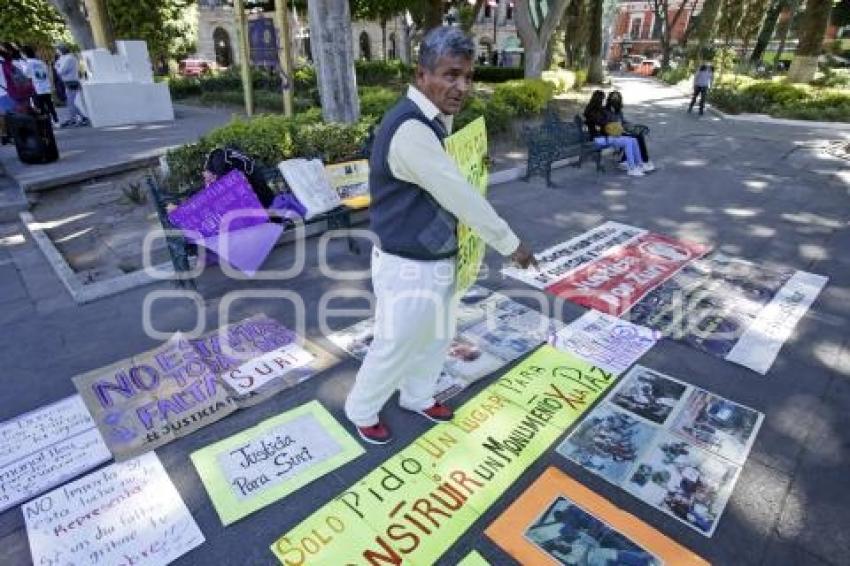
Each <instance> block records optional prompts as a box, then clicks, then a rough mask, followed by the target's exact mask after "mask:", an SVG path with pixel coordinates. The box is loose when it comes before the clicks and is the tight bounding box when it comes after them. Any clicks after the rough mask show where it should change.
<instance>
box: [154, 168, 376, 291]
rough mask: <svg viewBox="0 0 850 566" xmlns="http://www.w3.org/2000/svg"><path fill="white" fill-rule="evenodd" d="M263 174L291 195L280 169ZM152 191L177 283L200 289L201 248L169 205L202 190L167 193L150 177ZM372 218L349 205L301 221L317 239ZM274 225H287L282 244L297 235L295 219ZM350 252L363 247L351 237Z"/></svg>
mask: <svg viewBox="0 0 850 566" xmlns="http://www.w3.org/2000/svg"><path fill="white" fill-rule="evenodd" d="M260 172H261V174H262V175H263V177H264V178H265V180H266V183H268V185H269V187H270V188H271V189H272V190H273V191H274V192H275V193H283V192H288V187H287V186H286V181H285V180H284V179H283V175H281V173H280V171H279V170H278V169H277V168H276V167H263V168H262V169H260ZM147 186H148V192H149V193H150V195H151V197H152V200H153V202H154V205H155V206H156V213H157V216H158V218H159V222H160V224H161V225H162V227H163V229H164V230H165V234H166V237H165V241H166V247H167V249H168V254H169V256H170V257H171V264H172V266H173V267H174V273H175V276H176V277H175V284H176V285H177V286H178V287H188V288H192V289H196V288H197V287H196V284H195V281H194V279H192V278H191V277H189V275H188V274H189V273H191V271H192V263H191V261H192V260H191V258H192V257H197V253H198V250H197V246H196V245H195V244H193V243H191V242H189V241H188V240H187V239H186V238H185V237H184V236H182V235H181V234H180V230H179V229H178V228H176V227H175V226H174V225H172V224H171V221H170V220H169V219H168V210H167V206H168V205H170V204H174V205H179V204H180V203H182V202H184V201H186V200H187V199H188V198H189V197H191V196H192V195H194V194H195V193H197V192H199V191H200V190H201V189H202V187H199V188H197V189H194V190H191V191H185V192H181V193H179V194H177V193H173V192H168V191H166V190H163V188H162V187H161V186H160V184H159V182H158V181H157V179H156V178H155V176H154V175H148V177H147ZM367 218H368V211H366V210H352V209H350V208H348V207H347V206H344V205H343V206H338V207H336V208H334V209H333V210H329V211H328V212H325V213H323V214H319V215H316V216H314V217H312V218H310V219H309V220H301V221H299V222H303V224H304V229H305V231H304V237H309V236H313V235H315V234H320V233H324V232H326V231H328V230H337V229H342V230H347V229H349V228H351V226H352V224H359V223H361V222H364V221H365V220H366V219H367ZM271 219H272V221H273V222H281V223H283V224H284V232H283V234H282V235H281V239H280V240H279V243H280V242H283V241H287V238H292V237H294V235H295V232H296V226H297V225H296V223H295V222H293V221H291V220H286V219H282V218H279V217H274V216H272V217H271ZM348 250H349V252H351V253H354V254H360V247H359V246H358V245H357V242H355V241H354V239H353V238H352V237H351V236H348Z"/></svg>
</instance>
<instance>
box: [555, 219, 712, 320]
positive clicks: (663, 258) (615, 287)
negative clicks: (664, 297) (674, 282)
mask: <svg viewBox="0 0 850 566" xmlns="http://www.w3.org/2000/svg"><path fill="white" fill-rule="evenodd" d="M708 249H709V248H708V247H706V246H703V245H700V244H695V243H691V242H684V241H681V240H675V239H673V238H670V237H667V236H662V235H661V234H652V233H645V234H641V235H640V236H638V237H637V238H635V239H634V240H632V241H630V242H629V243H627V244H621V245H619V246H617V247H616V248H614V249H612V250H610V251H609V252H608V253H606V254H605V255H603V256H601V257H599V258H597V259H595V260H593V261H591V262H590V263H588V264H586V265H584V266H582V267H580V268H578V269H576V270H574V271H573V272H572V273H570V274H568V275H567V276H566V277H563V278H561V279H560V280H558V281H557V282H555V283H553V284H552V285H549V286H548V287H546V291H547V292H549V293H552V294H553V295H558V296H561V297H563V298H565V299H568V300H570V301H572V302H574V303H577V304H579V305H582V306H585V307H588V308H592V309H596V310H598V311H602V312H605V313H608V314H611V315H614V316H620V315H621V314H623V313H624V312H626V311H627V310H629V308H631V306H632V305H633V304H635V303H636V302H637V301H639V300H640V299H641V298H642V297H643V296H644V295H646V294H647V293H648V292H649V291H651V290H652V289H654V288H655V287H656V286H658V285H659V284H661V283H663V282H664V281H666V280H667V279H669V278H670V277H671V276H672V275H674V274H675V273H676V272H677V271H679V270H680V269H682V267H684V266H685V265H687V263H688V262H690V261H693V260H694V259H697V258H698V257H700V256H702V255H703V254H704V253H706V252H707V251H708Z"/></svg>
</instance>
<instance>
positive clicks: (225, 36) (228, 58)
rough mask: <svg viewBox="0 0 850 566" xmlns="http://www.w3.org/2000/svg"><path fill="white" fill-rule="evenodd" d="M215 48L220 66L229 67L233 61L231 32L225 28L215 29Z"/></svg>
mask: <svg viewBox="0 0 850 566" xmlns="http://www.w3.org/2000/svg"><path fill="white" fill-rule="evenodd" d="M213 50H214V51H215V62H216V64H218V65H219V66H220V67H229V66H230V65H231V63H233V48H232V47H231V46H230V34H229V33H227V31H226V30H225V29H224V28H215V29H214V30H213Z"/></svg>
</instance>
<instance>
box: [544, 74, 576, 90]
mask: <svg viewBox="0 0 850 566" xmlns="http://www.w3.org/2000/svg"><path fill="white" fill-rule="evenodd" d="M543 80H544V81H546V82H548V83H551V84H552V87H553V89H554V90H553V92H554V94H565V93H566V92H567V91H568V90H570V89H571V88H573V86H574V85H575V84H576V74H575V72H574V71H567V70H564V69H557V70H553V71H543Z"/></svg>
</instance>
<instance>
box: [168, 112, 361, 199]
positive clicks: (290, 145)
mask: <svg viewBox="0 0 850 566" xmlns="http://www.w3.org/2000/svg"><path fill="white" fill-rule="evenodd" d="M371 125H372V121H371V120H361V121H360V122H358V123H357V124H354V125H345V124H325V123H323V122H321V113H320V111H319V110H318V109H313V110H311V111H308V112H305V113H303V114H296V116H295V117H293V118H286V117H285V116H281V115H272V114H266V115H259V116H255V117H253V118H250V119H236V120H233V121H232V122H230V123H229V124H227V125H225V126H222V127H220V128H216V129H215V130H213V131H211V132H210V133H209V134H207V135H206V136H204V137H202V138H201V139H200V140H198V142H197V143H194V144H189V145H185V146H182V147H179V148H176V149H172V150H169V151H168V153H167V154H166V161H167V163H168V169H169V174H168V179H167V185H168V188H169V189H170V190H171V191H175V192H183V191H185V190H187V189H189V188H191V187H196V186H198V185H199V184H200V183H201V168H202V167H203V163H204V159H205V158H206V155H207V153H209V152H210V151H211V150H212V149H213V148H215V147H220V146H234V147H238V148H239V149H240V150H242V151H244V152H245V153H246V154H248V155H250V156H251V157H253V158H254V159H256V160H257V161H258V162H259V163H260V164H261V165H266V166H272V165H275V164H276V163H278V162H279V161H281V160H283V159H291V158H293V157H308V158H313V157H318V158H320V159H322V160H323V161H325V162H336V161H344V160H348V159H352V158H354V157H355V156H356V155H357V154H358V152H359V151H360V150H361V149H362V146H363V142H364V140H365V139H366V135H367V133H368V130H369V127H370V126H371Z"/></svg>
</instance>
